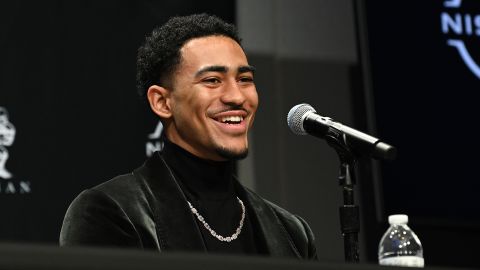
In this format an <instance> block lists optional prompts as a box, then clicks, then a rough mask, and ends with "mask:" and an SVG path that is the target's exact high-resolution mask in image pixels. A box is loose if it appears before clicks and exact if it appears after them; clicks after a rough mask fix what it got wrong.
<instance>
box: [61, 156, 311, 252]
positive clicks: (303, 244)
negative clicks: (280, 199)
mask: <svg viewBox="0 0 480 270" xmlns="http://www.w3.org/2000/svg"><path fill="white" fill-rule="evenodd" d="M235 183H236V185H237V187H236V188H237V191H239V197H240V198H241V199H242V200H243V201H244V203H245V205H246V206H247V211H248V210H250V212H249V215H250V216H252V217H253V218H252V222H253V221H256V223H258V224H255V225H256V226H255V228H256V230H255V231H254V234H255V235H257V236H258V237H262V238H263V240H264V243H265V245H266V249H267V252H268V254H270V256H275V257H296V258H303V259H313V258H316V250H315V245H314V236H313V233H312V231H311V230H310V228H309V227H308V225H307V223H306V222H305V221H304V220H303V219H301V218H300V217H298V216H295V215H292V214H290V213H289V212H287V211H286V210H284V209H282V208H280V207H279V206H276V205H275V204H273V203H271V202H269V201H267V200H265V199H262V198H261V197H260V196H258V195H257V194H255V193H254V192H253V191H251V190H249V189H247V188H245V187H243V186H242V185H241V184H240V183H238V182H237V181H235ZM252 212H253V213H252ZM194 218H195V217H194V216H193V215H192V213H191V211H190V208H189V207H188V205H187V201H186V198H185V195H184V194H183V192H182V190H181V189H180V187H179V185H178V183H177V181H176V180H175V177H174V176H173V174H172V172H171V170H170V168H169V167H168V166H167V164H166V163H165V161H164V160H163V158H162V157H161V155H160V154H159V153H155V154H154V155H153V156H152V157H150V158H149V159H148V160H147V161H146V162H145V164H144V165H142V166H141V167H140V168H138V169H136V170H134V171H133V172H132V173H130V174H126V175H121V176H118V177H116V178H113V179H111V180H110V181H107V182H105V183H103V184H100V185H98V186H96V187H94V188H91V189H88V190H85V191H83V192H82V193H81V194H80V195H79V196H78V197H77V198H76V199H75V200H74V201H73V202H72V204H71V205H70V207H69V208H68V210H67V213H66V215H65V218H64V221H63V226H62V230H61V233H60V245H61V246H78V245H84V246H85V245H96V246H123V247H134V248H145V249H157V250H159V251H174V250H175V251H206V248H205V244H204V242H203V239H202V236H201V233H200V231H199V230H200V228H199V227H198V225H197V223H196V221H195V219H194Z"/></svg>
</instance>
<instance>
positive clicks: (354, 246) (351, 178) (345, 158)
mask: <svg viewBox="0 0 480 270" xmlns="http://www.w3.org/2000/svg"><path fill="white" fill-rule="evenodd" d="M325 139H326V141H327V143H328V144H329V145H330V146H332V147H333V148H334V149H335V151H336V152H337V154H338V158H339V159H340V172H339V176H338V180H339V184H340V185H341V186H342V189H343V206H340V227H341V231H342V235H343V243H344V250H345V261H346V262H353V263H358V262H359V261H360V255H359V248H358V233H359V231H360V215H359V207H358V206H357V205H355V202H354V196H353V188H354V185H355V164H356V162H357V160H356V156H355V154H354V152H353V151H352V150H351V149H350V148H349V147H348V142H347V137H346V136H345V134H344V133H342V132H340V131H338V130H336V129H334V128H331V127H330V128H329V130H328V132H327V135H326V136H325Z"/></svg>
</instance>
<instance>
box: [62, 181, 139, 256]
mask: <svg viewBox="0 0 480 270" xmlns="http://www.w3.org/2000/svg"><path fill="white" fill-rule="evenodd" d="M60 246H117V247H118V246H121V247H141V241H140V238H139V237H138V234H137V232H136V230H135V227H134V226H133V224H132V222H131V221H130V219H129V218H128V216H127V215H126V214H125V212H124V211H123V210H122V208H121V207H120V206H119V204H118V203H117V202H115V201H114V200H113V199H112V198H110V197H109V196H108V195H106V194H105V193H103V192H101V191H99V190H95V189H88V190H85V191H83V192H82V193H80V195H78V197H77V198H75V200H74V201H73V202H72V203H71V204H70V207H69V208H68V210H67V213H66V214H65V218H64V220H63V225H62V229H61V232H60Z"/></svg>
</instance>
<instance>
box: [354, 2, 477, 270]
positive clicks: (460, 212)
mask: <svg viewBox="0 0 480 270" xmlns="http://www.w3.org/2000/svg"><path fill="white" fill-rule="evenodd" d="M454 2H458V4H460V6H458V7H447V6H446V5H448V3H454ZM361 3H364V6H363V8H364V10H363V14H361V15H363V16H365V17H364V19H365V22H366V25H364V26H365V27H364V28H363V29H362V30H363V32H362V35H363V38H366V39H365V40H368V42H365V43H364V45H365V44H368V46H367V48H366V50H365V51H364V54H363V55H362V56H363V60H364V62H369V63H370V65H369V66H370V69H369V70H366V77H365V79H366V80H367V82H368V83H367V87H370V89H369V90H371V94H372V95H371V96H370V97H369V98H370V99H371V101H373V104H374V106H372V107H369V108H368V110H371V111H370V113H371V115H373V116H374V118H375V119H371V120H375V121H373V122H374V123H373V124H374V125H376V133H377V135H378V136H379V137H380V138H382V139H384V140H385V141H387V142H390V143H392V144H393V145H395V146H397V147H398V158H397V160H396V161H395V162H390V163H382V166H381V172H382V173H381V175H382V181H381V182H378V183H377V185H378V186H376V188H375V190H376V192H377V194H372V193H370V194H371V196H372V197H374V196H377V198H378V200H377V202H376V209H377V212H376V213H374V211H372V209H368V208H367V209H366V211H367V212H369V213H368V215H367V216H368V219H374V218H373V217H374V216H376V221H375V222H372V223H370V224H369V226H368V227H367V228H366V229H367V231H370V232H371V233H372V234H370V236H369V237H368V239H379V237H380V236H381V234H383V233H384V231H385V229H386V227H385V226H378V224H379V222H383V223H384V221H385V220H386V215H390V214H395V213H404V214H408V215H409V217H410V225H411V227H412V228H413V230H414V231H415V232H416V233H417V234H418V236H419V238H420V240H421V241H422V243H423V246H424V252H425V253H424V256H425V263H426V265H462V266H479V265H480V264H479V263H478V259H477V258H476V257H475V255H474V254H475V251H476V250H477V249H478V248H477V246H476V243H478V241H480V215H479V213H480V204H479V203H478V201H477V197H478V190H479V188H480V182H479V180H480V179H479V176H478V172H477V171H478V170H477V168H478V162H479V158H478V152H479V150H480V142H479V141H478V139H477V138H478V137H479V136H480V132H479V131H478V128H476V127H475V126H476V125H477V123H478V119H477V118H478V115H479V113H480V109H479V106H478V94H479V93H478V91H479V90H480V74H477V75H476V74H475V73H474V72H472V70H470V69H469V67H468V66H467V65H466V63H465V62H464V61H463V59H462V57H461V55H460V54H459V51H458V50H457V49H456V48H455V47H452V46H449V45H448V43H447V42H448V40H452V39H453V40H461V41H462V42H464V44H465V46H466V49H467V50H468V53H469V55H470V56H471V57H472V58H473V60H474V61H475V62H476V64H477V65H479V64H480V15H478V14H480V3H479V2H478V1H473V0H464V1H375V0H366V1H361ZM442 16H449V17H451V18H453V20H456V19H455V18H456V17H458V18H460V19H459V20H458V21H457V22H455V23H454V24H455V25H461V26H460V27H461V30H460V31H457V32H456V31H454V30H453V28H452V27H450V26H449V27H447V28H445V25H447V24H445V21H444V19H442ZM468 17H470V18H471V21H469V19H468ZM446 29H447V30H446ZM469 29H471V30H469ZM368 71H370V72H368ZM365 195H367V193H365ZM365 197H367V196H365ZM369 199H370V202H372V200H371V198H369ZM364 209H365V207H364ZM376 245H378V242H376V241H372V242H371V243H370V248H369V250H376V249H375V247H376ZM370 258H371V259H373V258H376V253H370Z"/></svg>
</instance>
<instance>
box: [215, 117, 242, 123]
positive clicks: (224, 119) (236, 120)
mask: <svg viewBox="0 0 480 270" xmlns="http://www.w3.org/2000/svg"><path fill="white" fill-rule="evenodd" d="M220 121H221V122H222V123H225V122H233V123H239V122H241V121H243V116H225V117H222V118H221V119H220Z"/></svg>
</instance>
